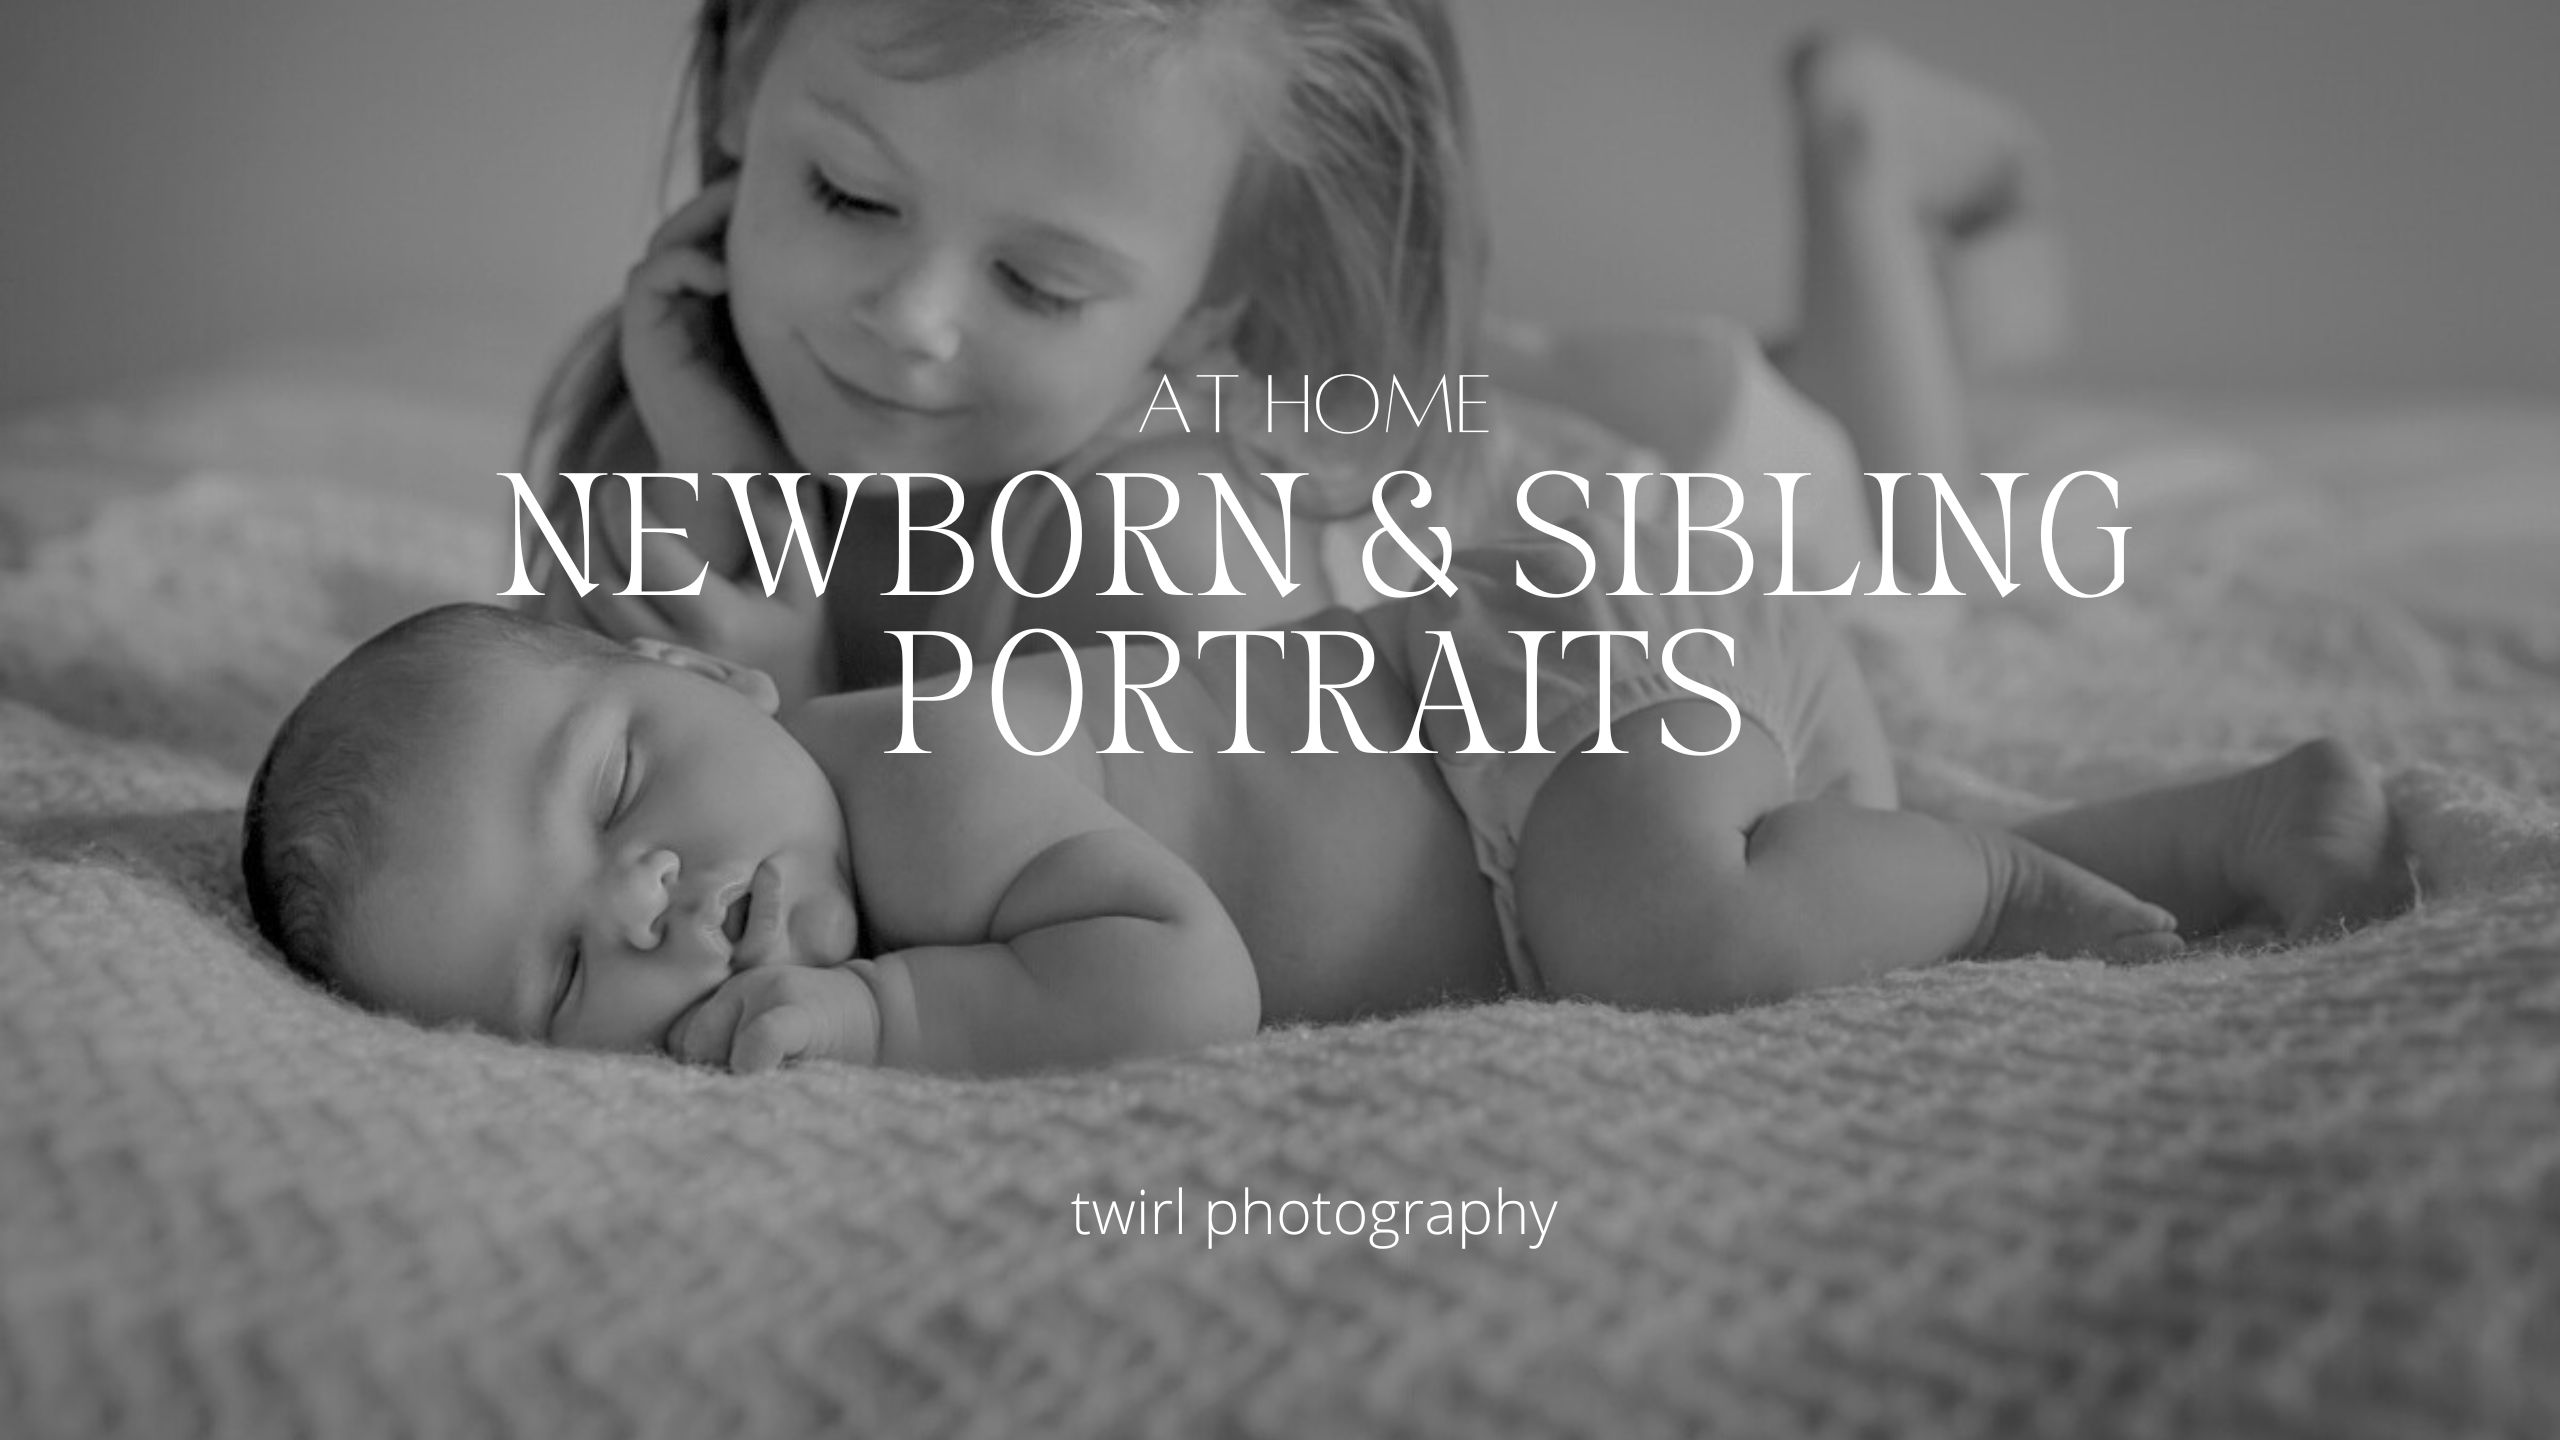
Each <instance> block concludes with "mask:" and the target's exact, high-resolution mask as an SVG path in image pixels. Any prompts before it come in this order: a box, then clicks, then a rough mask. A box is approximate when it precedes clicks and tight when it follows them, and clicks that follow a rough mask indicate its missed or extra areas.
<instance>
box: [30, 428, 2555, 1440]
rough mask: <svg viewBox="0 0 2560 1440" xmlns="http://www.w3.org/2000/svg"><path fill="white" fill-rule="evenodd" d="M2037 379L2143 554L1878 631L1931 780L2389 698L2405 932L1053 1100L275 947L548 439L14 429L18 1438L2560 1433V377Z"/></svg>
mask: <svg viewBox="0 0 2560 1440" xmlns="http://www.w3.org/2000/svg"><path fill="white" fill-rule="evenodd" d="M2034 419H2035V424H2034V425H2033V427H2031V429H2032V433H2031V434H2027V433H2022V434H2021V437H2020V439H2019V445H2020V446H2022V447H2023V449H2019V450H2017V451H2016V452H2015V453H2017V454H2018V455H2019V456H2020V457H2021V458H2019V459H2017V460H2013V462H2012V463H2013V464H2015V465H2016V466H2017V467H2018V468H2035V469H2037V470H2039V471H2041V472H2042V473H2043V474H2044V475H2045V476H2046V477H2047V478H2050V477H2051V476H2052V475H2053V474H2056V473H2059V471H2061V470H2065V469H2071V468H2079V467H2082V466H2091V467H2096V468H2101V469H2107V470H2110V471H2111V473H2114V474H2116V475H2117V476H2118V478H2119V479H2120V480H2121V481H2122V482H2123V484H2124V487H2125V493H2126V497H2127V516H2126V519H2127V523H2129V524H2131V525H2132V526H2133V532H2132V537H2131V538H2132V552H2131V558H2130V563H2129V570H2130V574H2131V579H2130V580H2129V582H2128V584H2127V586H2126V588H2125V591H2124V592H2123V593H2122V594H2121V595H2119V596H2117V597H2114V598H2112V599H2110V600H2107V601H2093V602H2076V601H2065V600H2052V599H2046V600H2037V599H2029V598H2025V597H2020V598H2017V599H2014V600H2012V601H2002V602H1996V603H1976V604H1969V605H1967V606H1965V607H1963V613H1962V614H1961V615H1960V616H1956V617H1953V618H1952V619H1950V618H1949V617H1947V616H1946V615H1944V614H1943V613H1939V612H1929V611H1926V610H1924V609H1920V608H1916V607H1915V608H1914V609H1913V610H1911V611H1910V612H1909V613H1910V617H1911V618H1909V619H1907V620H1893V619H1888V620H1885V621H1882V622H1879V623H1878V624H1877V625H1875V626H1871V627H1869V628H1867V629H1865V630H1863V631H1861V633H1860V636H1859V643H1860V648H1861V652H1862V654H1863V655H1864V657H1865V658H1866V660H1867V661H1868V662H1869V665H1870V668H1871V671H1872V675H1873V680H1874V684H1875V688H1876V690H1877V691H1878V694H1879V697H1880V701H1881V703H1882V704H1883V705H1884V707H1885V710H1886V714H1887V722H1888V727H1889V730H1890V733H1891V735H1892V737H1893V739H1894V741H1895V743H1896V746H1897V748H1898V750H1899V752H1900V755H1901V758H1902V763H1903V768H1904V772H1905V775H1906V779H1907V782H1908V788H1909V790H1910V792H1911V794H1912V796H1913V798H1914V799H1915V800H1916V801H1919V802H1922V803H1927V804H1934V805H1939V806H1943V807H1947V808H1951V809H1957V810H1971V811H1974V812H1977V813H1999V812H2003V811H2016V810H2022V809H2025V808H2027V807H2030V806H2033V805H2039V804H2046V803H2052V802H2055V801H2060V800H2064V799H2069V798H2074V797H2082V796H2089V795H2096V794H2102V793H2107V792H2110V791H2113V790H2116V789H2119V788H2122V787H2125V786H2128V785H2134V784H2141V783H2149V782H2155V781H2161V780H2167V779H2171V778H2175V777H2178V776H2180V775H2184V774H2187V773H2190V772H2194V771H2199V770H2203V769H2207V768H2215V767H2221V766H2225V765H2231V764H2237V763H2243V762H2246V761H2249V760H2254V759H2257V758H2260V757H2263V756H2265V755H2267V754H2270V753H2272V752H2273V751H2274V750H2275V749H2276V748H2278V747H2280V746H2281V745H2283V744H2284V743H2286V742H2288V741H2290V740H2293V739H2297V738H2300V737H2302V736H2304V735H2307V734H2311V733H2315V732H2320V731H2328V732H2334V733H2339V734H2342V735H2344V736H2345V737H2347V738H2348V739H2349V740H2350V741H2351V742H2353V743H2355V744H2356V745H2358V746H2359V747H2361V748H2362V749H2364V750H2365V751H2366V752H2367V753H2369V754H2371V755H2373V756H2374V757H2375V758H2376V759H2377V760H2378V761H2379V762H2380V763H2381V764H2382V765H2383V766H2384V768H2385V769H2386V771H2387V772H2388V774H2389V776H2390V785H2391V792H2392V796H2393V799H2394V802H2395V804H2396V805H2397V806H2398V807H2399V809H2400V813H2401V815H2402V817H2403V822H2404V824H2405V826H2406V829H2407V832H2408V835H2409V837H2410V840H2411V843H2412V846H2413V849H2414V851H2415V854H2416V858H2417V863H2418V866H2419V870H2420V879H2421V882H2422V884H2423V887H2424V899H2423V901H2422V902H2421V905H2420V907H2419V908H2418V909H2417V910H2416V911H2415V912H2414V913H2411V914H2409V915H2407V916H2404V917H2401V918H2397V919H2394V920H2390V921H2387V922H2385V923H2382V924H2378V925H2375V926H2372V927H2370V928H2368V929H2365V930H2362V931H2360V932H2357V933H2353V934H2349V935H2345V936H2341V937H2333V938H2329V939H2324V940H2321V941H2319V942H2317V943H2311V944H2303V945H2297V946H2292V947H2287V948H2277V949H2266V950H2255V951H2250V950H2242V949H2226V950H2212V949H2208V950H2204V951H2202V952H2200V953H2197V954H2194V955H2193V956H2191V957H2189V958H2184V959H2180V960H2177V961H2174V962H2170V963H2163V964H2159V965H2154V966H2149V967H2144V968H2117V967H2108V966H2105V965H2101V964H2098V963H2094V962H2085V961H2053V960H2029V961H2020V962H2012V963H2002V964H1957V965H1948V966H1944V967H1940V968H1936V969H1932V970H1929V971H1925V972H1919V973H1910V974H1905V975H1901V976H1897V977H1895V978H1892V979H1889V980H1885V981H1882V982H1878V983H1875V984H1870V985H1864V986H1859V987H1855V988H1849V989H1844V990H1839V991H1834V992H1829V993H1824V994H1818V995H1813V996H1809V997H1806V998H1803V999H1800V1000H1796V1001H1792V1002H1789V1003H1786V1004H1782V1005H1775V1006H1769V1007H1765V1008H1759V1009H1753V1010H1747V1011H1742V1012H1737V1013H1731V1014H1724V1015H1716V1016H1687V1015H1667V1014H1636V1013H1624V1012H1619V1011H1614V1010H1610V1009H1606V1008H1601V1007H1596V1006H1590V1005H1576V1004H1544V1003H1533V1002H1514V1003H1506V1004H1498V1005H1488V1006H1481V1007H1476V1008H1469V1009H1456V1010H1444V1011H1438V1012H1432V1013H1426V1014H1418V1015H1411V1016H1406V1017H1401V1018H1395V1019H1387V1020H1380V1021H1375V1022H1371V1023H1363V1024H1354V1025H1343V1026H1336V1027H1329V1028H1319V1029H1298V1030H1288V1031H1282V1032H1277V1033H1267V1034H1265V1035H1263V1036H1262V1037H1260V1038H1259V1039H1257V1040H1255V1041H1253V1042H1251V1043H1249V1044H1244V1045H1238V1046H1233V1047H1230V1048H1226V1049H1222V1050H1218V1051H1215V1052H1213V1053H1208V1054H1202V1055H1198V1056H1194V1057H1190V1058H1184V1059H1176V1060H1169V1061H1162V1062H1155V1063H1147V1064H1138V1065H1129V1066H1124V1067H1121V1068H1117V1069H1113V1070H1109V1071H1105V1072H1101V1073H1095V1074H1085V1075H1076V1076H1068V1077H1059V1078H1049V1079H1037V1080H1024V1081H1008V1082H1001V1083H997V1082H961V1081H949V1080H938V1079H928V1078H921V1077H916V1076H911V1075H899V1074H884V1073H875V1072H870V1071H865V1070H857V1069H852V1068H847V1067H835V1066H824V1065H820V1066H811V1067H807V1068H803V1069H798V1070H794V1071H790V1072H786V1073H783V1074H781V1075H778V1076H771V1077H766V1078H761V1079H751V1080H750V1079H736V1078H731V1077H728V1076H725V1075H720V1074H715V1073H711V1072H708V1071H704V1070H698V1069H688V1068H684V1067H681V1066H678V1065H675V1064H673V1063H669V1062H665V1061H658V1060H649V1059H638V1058H626V1057H608V1056H592V1055H579V1054H567V1053H551V1052H545V1051H542V1050H538V1049H533V1048H529V1047H525V1046H520V1045H515V1044H510V1043H506V1042H502V1041H498V1040H494V1039H489V1038H485V1037H479V1036H474V1035H469V1034H463V1033H432V1032H429V1031H426V1030H421V1029H418V1028H415V1027H412V1026H409V1025H406V1024H402V1023H400V1022H397V1021H393V1020H388V1019H384V1018H380V1017H376V1016H372V1015H368V1014H363V1013H359V1012H358V1011H356V1010H354V1009H352V1008H350V1007H347V1006H345V1005H342V1004H340V1003H338V1002H336V1001H334V1000H332V999H330V998H328V997H326V996H323V995H320V994H317V993H314V992H313V991H311V990H309V989H308V988H306V987H304V986H302V985H300V984H299V983H297V982H295V981H294V980H292V979H291V978H289V977H288V976H287V975H285V974H284V973H283V972H282V970H281V969H280V967H279V966H278V965H277V964H276V963H275V961H274V960H273V958H272V956H271V955H269V954H268V953H267V952H266V951H265V950H264V949H263V948H262V947H261V946H260V945H259V944H258V943H257V942H256V940H255V938H254V936H253V935H252V933H251V931H250V929H249V927H248V924H247V920H246V916H245V908H244V905H243V902H242V899H241V896H240V894H239V887H238V882H237V880H236V878H235V859H234V844H235V839H234V837H235V834H236V830H237V825H238V806H239V803H240V799H241V796H242V793H243V790H244V787H245V783H246V776H247V772H248V769H249V767H250V766H251V765H252V764H253V763H254V761H255V758H256V756H257V754H258V752H259V750H260V749H261V748H262V746H263V744H264V741H265V739H266V736H267V733H268V730H269V728H270V727H271V726H272V725H273V724H274V723H275V721H276V720H277V719H278V718H279V717H280V715H281V713H282V711H283V709H284V707H285V706H286V705H287V704H288V703H289V702H290V701H291V700H292V699H293V698H294V697H295V696H296V695H297V694H298V693H299V692H300V690H301V688H302V687H303V686H304V685H306V684H307V683H308V682H309V681H310V680H311V679H312V678H313V677H314V676H316V675H317V673H318V672H319V671H320V670H321V669H322V668H323V667H325V666H326V665H327V664H328V663H329V662H330V661H331V660H332V659H333V658H335V657H336V656H337V655H338V654H340V653H343V651H344V650H345V648H346V647H347V646H348V645H349V644H351V643H352V642H353V641H354V640H355V639H357V638H359V637H361V636H362V635H364V634H366V633H369V632H370V631H371V630H372V629H374V628H376V627H377V626H378V625H379V624H381V623H383V622H385V621H386V620H388V619H390V618H392V617H394V616H396V615H398V614H400V613H403V612H405V611H407V610H410V609H413V608H416V607H417V606H420V605H423V604H426V603H429V602H432V601H435V600H440V599H444V598H453V597H464V596H470V595H486V594H488V593H490V592H492V591H494V590H495V589H497V588H499V586H500V585H502V584H503V583H504V580H503V575H504V572H503V570H501V569H497V568H496V567H497V565H498V560H497V555H498V550H497V546H498V543H499V540H498V531H499V529H500V527H501V526H502V525H503V523H504V513H505V512H504V507H503V504H502V503H501V501H500V500H499V498H498V497H499V494H500V491H499V489H498V482H496V481H495V480H494V478H492V477H491V475H490V473H489V472H490V470H491V468H492V467H493V466H495V465H503V464H505V463H507V462H506V460H505V458H504V457H505V456H507V455H510V454H512V453H513V450H512V436H511V435H510V434H509V433H508V432H507V427H506V424H505V420H504V417H499V418H496V419H492V418H490V417H489V416H488V415H487V414H486V413H483V412H478V411H469V410H465V409H459V408H453V407H448V406H442V405H440V403H439V402H432V401H426V400H416V399H412V398H408V397H404V396H403V395H402V394H401V393H400V392H399V391H398V390H397V389H396V388H394V389H390V390H382V389H368V388H365V387H363V386H359V385H355V384H353V383H341V382H338V381H335V380H331V379H328V378H325V377H323V378H318V379H311V378H305V379H301V380H297V381H295V382H293V383H291V384H285V383H280V382H269V381H260V380H256V379H254V378H251V379H243V378H240V377H216V378H215V380H214V381H213V382H211V383H207V384H205V385H202V386H199V387H197V388H195V389H192V390H188V391H184V392H179V393H175V394H164V395H163V396H161V397H159V398H157V399H156V400H155V401H153V402H152V403H151V404H150V405H147V406H123V407H119V406H105V405H102V406H99V407H93V408H91V409H88V410H84V411H71V412H63V413H58V414H55V415H53V416H51V417H49V418H47V419H45V420H43V421H41V422H26V423H22V424H20V425H18V426H17V427H15V428H14V429H13V430H11V431H9V432H8V434H7V435H6V437H5V442H6V443H5V444H0V456H5V460H0V464H4V465H5V469H0V1433H6V1434H9V1435H13V1436H28V1437H36V1436H73V1435H90V1434H118V1435H134V1436H161V1435H222V1436H273V1435H285V1434H317V1435H359V1434H361V1435H374V1434H411V1435H464V1434H468V1435H522V1436H540V1437H554V1436H576V1435H608V1434H610V1435H650V1436H655V1435H667V1436H680V1435H708V1434H721V1435H740V1436H783V1435H799V1434H808V1433H816V1432H821V1431H824V1432H831V1433H832V1432H845V1433H880V1434H899V1435H953V1436H989V1437H1003V1436H1020V1435H1071V1436H1072V1435H1094V1436H1117V1435H1132V1434H1160V1435H1190V1434H1200V1433H1210V1432H1217V1433H1234V1434H1244V1435H1274V1436H1294V1435H1335V1434H1367V1433H1385V1432H1394V1433H1401V1434H1426V1435H1450V1436H1486V1435H1504V1434H1548V1433H1557V1432H1582V1433H1591V1434H1606V1435H1611V1436H1628V1435H1679V1434H1689V1433H1695V1432H1697V1431H1699V1430H1702V1429H1720V1430H1724V1431H1729V1432H1732V1433H1737V1434H1747V1435H1770V1436H1774V1435H1853V1434H1854V1435H1970V1434H1981V1433H1987V1432H1995V1431H1996V1432H2002V1433H2009V1432H2017V1433H2033V1434H2051V1435H2068V1436H2086V1435H2102V1434H2122V1435H2153V1436H2185V1435H2198V1434H2209V1433H2234V1432H2246V1433H2286V1434H2316V1435H2323V1436H2357V1435H2371V1436H2410V1435H2431V1434H2432V1435H2491V1434H2498V1435H2515V1436H2526V1435H2548V1434H2553V1433H2560V1364H2554V1363H2553V1362H2554V1357H2555V1356H2560V1123H2555V1122H2560V579H2555V576H2560V566H2555V565H2554V563H2553V561H2552V559H2551V556H2552V555H2553V554H2554V552H2555V550H2560V414H2554V413H2549V412H2519V411H2514V410H2503V411H2502V410H2487V409H2446V408H2426V409H2422V408H2409V409H2405V410H2401V411H2397V412H2391V413H2386V414H2374V413H2366V414H2361V415H2354V416H2345V415H2333V416H2328V417H2313V418H2310V419H2307V420H2302V421H2299V422H2288V423H2283V424H2277V423H2272V422H2269V423H2252V424H2232V425H2226V426H2225V427H2223V428H2221V429H2219V430H2211V431H2208V430H2204V429H2200V428H2192V427H2169V426H2163V425H2158V424H2153V423H2150V422H2148V421H2144V422H2142V423H2138V424H2137V423H2134V422H2132V421H2129V420H2126V419H2123V418H2121V417H2119V416H2118V415H2116V414H2115V413H2113V412H2102V411H2075V410H2068V409H2060V410H2056V409H2044V410H2039V411H2037V412H2035V416H2034ZM440 491H441V492H444V493H442V494H439V493H438V492H440ZM1141 1202H1143V1203H1141Z"/></svg>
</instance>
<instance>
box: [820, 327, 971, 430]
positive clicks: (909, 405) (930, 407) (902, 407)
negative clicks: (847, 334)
mask: <svg viewBox="0 0 2560 1440" xmlns="http://www.w3.org/2000/svg"><path fill="white" fill-rule="evenodd" d="M801 348H802V350H803V351H805V352H806V353H807V355H808V357H809V363H810V364H811V365H813V366H815V367H816V368H817V371H818V373H819V374H820V375H822V376H825V377H826V380H827V383H828V384H829V385H831V386H833V387H835V391H836V393H837V394H838V395H840V396H843V397H844V398H845V399H846V400H849V401H851V402H853V403H854V404H855V405H856V406H859V407H862V408H866V409H871V410H878V411H885V412H887V413H889V414H892V415H912V416H914V417H916V418H918V419H921V420H947V419H950V418H952V417H953V416H956V415H959V414H961V413H962V412H963V411H965V410H966V409H967V408H968V407H966V406H963V405H935V404H928V403H925V402H923V401H918V400H905V399H900V398H898V397H896V396H893V395H884V394H882V393H880V392H879V391H877V390H874V389H872V388H871V387H869V386H867V385H863V384H861V383H859V382H857V381H854V380H848V379H846V378H845V376H844V373H843V372H842V371H840V370H838V369H837V368H836V367H835V366H833V365H830V364H828V363H827V361H826V359H825V357H823V356H821V355H820V354H819V353H818V351H817V348H816V347H815V346H813V345H810V344H809V343H808V341H806V340H803V341H801Z"/></svg>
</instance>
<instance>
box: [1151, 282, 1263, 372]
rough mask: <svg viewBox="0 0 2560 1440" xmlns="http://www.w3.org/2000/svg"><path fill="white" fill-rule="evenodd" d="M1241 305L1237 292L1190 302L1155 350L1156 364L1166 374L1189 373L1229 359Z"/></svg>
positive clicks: (1241, 301)
mask: <svg viewBox="0 0 2560 1440" xmlns="http://www.w3.org/2000/svg"><path fill="white" fill-rule="evenodd" d="M1244 307H1245V299H1244V297H1243V296H1241V295H1230V296H1227V297H1225V298H1223V299H1219V300H1199V301H1195V302H1193V304H1192V306H1191V308H1190V309H1189V310H1188V311H1186V312H1184V314H1183V317H1182V318H1181V319H1180V320H1178V321H1176V322H1174V326H1173V333H1172V334H1171V335H1168V336H1166V337H1165V342H1164V344H1163V346H1162V347H1161V348H1159V349H1158V350H1157V352H1156V365H1157V368H1159V369H1161V370H1163V371H1164V372H1165V373H1167V374H1172V375H1192V374H1199V373H1202V368H1201V367H1203V366H1207V365H1219V364H1225V363H1228V362H1229V361H1232V360H1233V359H1234V358H1235V357H1234V355H1233V353H1232V349H1231V346H1232V342H1233V341H1234V339H1235V333H1236V322H1237V321H1239V320H1242V319H1243V318H1244Z"/></svg>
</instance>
